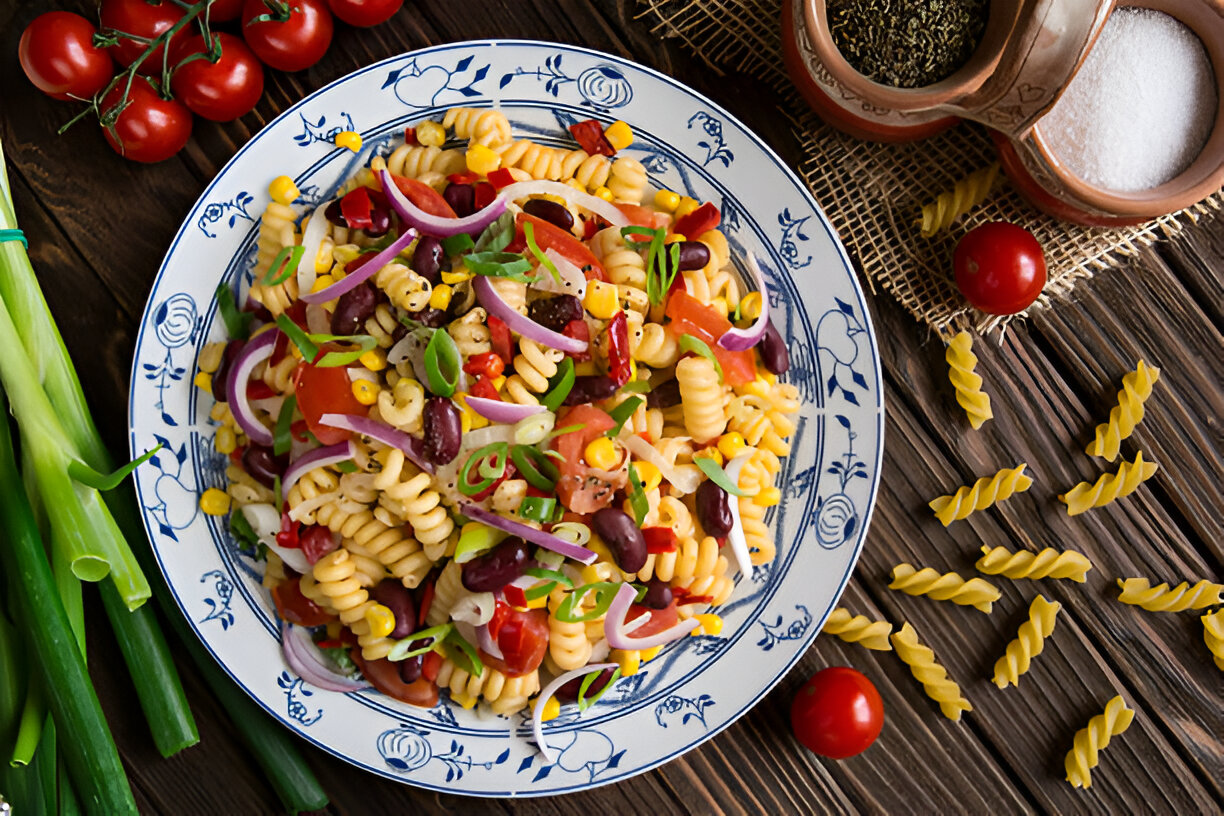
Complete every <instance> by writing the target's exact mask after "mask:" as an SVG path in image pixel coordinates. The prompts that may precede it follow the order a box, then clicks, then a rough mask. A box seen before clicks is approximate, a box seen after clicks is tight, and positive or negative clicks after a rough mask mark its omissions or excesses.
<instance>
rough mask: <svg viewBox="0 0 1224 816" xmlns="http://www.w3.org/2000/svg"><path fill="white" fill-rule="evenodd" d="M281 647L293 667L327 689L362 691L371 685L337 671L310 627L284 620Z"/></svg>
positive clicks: (302, 675) (313, 682)
mask: <svg viewBox="0 0 1224 816" xmlns="http://www.w3.org/2000/svg"><path fill="white" fill-rule="evenodd" d="M281 650H282V651H283V652H284V654H285V662H286V663H288V664H289V668H291V669H293V670H294V671H295V672H297V675H298V677H301V678H302V679H303V680H305V681H306V682H308V683H310V684H311V685H315V686H318V687H319V688H321V689H323V690H325V691H341V692H349V691H361V690H362V689H365V688H369V687H370V686H369V684H368V683H366V682H365V681H364V680H354V679H353V678H351V677H346V676H344V675H343V674H340V673H339V672H337V671H336V670H335V669H334V668H333V667H332V666H330V665H329V661H328V660H327V659H326V658H325V657H323V655H322V654H321V653H320V652H319V647H317V646H315V645H314V643H313V642H312V641H311V640H310V630H308V629H305V628H303V627H301V626H294V625H293V624H291V623H287V622H282V623H281Z"/></svg>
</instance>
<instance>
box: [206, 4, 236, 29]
mask: <svg viewBox="0 0 1224 816" xmlns="http://www.w3.org/2000/svg"><path fill="white" fill-rule="evenodd" d="M242 4H243V0H213V4H212V5H211V6H209V7H208V21H209V22H210V23H224V22H227V21H229V20H237V19H238V16H239V15H240V14H242Z"/></svg>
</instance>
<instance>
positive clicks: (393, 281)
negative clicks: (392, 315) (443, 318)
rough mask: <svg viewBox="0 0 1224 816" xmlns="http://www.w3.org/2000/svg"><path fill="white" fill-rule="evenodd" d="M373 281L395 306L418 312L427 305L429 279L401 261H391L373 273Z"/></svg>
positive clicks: (430, 287)
mask: <svg viewBox="0 0 1224 816" xmlns="http://www.w3.org/2000/svg"><path fill="white" fill-rule="evenodd" d="M374 282H375V283H376V284H377V285H378V287H379V288H380V289H382V290H383V291H384V292H386V293H387V297H388V298H390V300H391V302H392V303H394V304H395V305H396V306H398V307H400V308H401V309H403V310H404V311H406V312H418V311H420V310H421V309H424V308H425V307H426V306H428V305H429V296H430V294H431V293H432V292H433V287H432V286H431V285H430V283H429V281H428V280H426V279H425V278H423V277H421V276H420V275H418V274H417V273H416V272H413V271H412V270H411V269H409V268H408V267H406V266H404V265H403V264H402V263H398V262H395V261H393V262H391V263H389V264H387V265H386V266H384V267H383V268H382V269H380V270H378V272H376V273H375V274H374Z"/></svg>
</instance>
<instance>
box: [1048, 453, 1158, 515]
mask: <svg viewBox="0 0 1224 816" xmlns="http://www.w3.org/2000/svg"><path fill="white" fill-rule="evenodd" d="M1158 468H1159V465H1157V464H1156V463H1155V462H1145V461H1143V451H1140V452H1138V453H1136V454H1135V461H1133V462H1127V461H1126V460H1125V459H1124V460H1122V464H1121V465H1120V466H1119V467H1118V472H1117V473H1105V474H1102V475H1101V477H1100V478H1099V479H1097V480H1096V482H1095V483H1093V484H1088V483H1087V482H1080V483H1079V484H1077V485H1076V486H1075V487H1073V488H1071V489H1070V490H1068V491H1067V492H1066V493H1064V494H1062V495H1061V496H1059V497H1058V500H1059V501H1061V502H1062V503H1064V504H1065V505H1067V515H1068V516H1078V515H1079V514H1080V513H1086V512H1087V511H1089V510H1091V509H1093V508H1094V507H1104V506H1105V505H1107V504H1109V503H1110V502H1112V501H1114V500H1115V499H1120V498H1122V497H1123V496H1129V495H1130V494H1131V493H1134V492H1135V491H1136V490H1138V489H1139V485H1141V484H1143V483H1144V482H1146V481H1147V480H1148V479H1150V478H1152V477H1153V476H1155V475H1156V470H1157V469H1158Z"/></svg>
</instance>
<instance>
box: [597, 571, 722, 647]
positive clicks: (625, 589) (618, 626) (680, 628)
mask: <svg viewBox="0 0 1224 816" xmlns="http://www.w3.org/2000/svg"><path fill="white" fill-rule="evenodd" d="M636 597H637V590H635V589H634V588H633V587H632V586H631V585H629V584H621V585H620V589H618V590H617V591H616V597H614V598H613V599H612V605H611V606H610V607H608V614H607V616H606V617H605V618H604V637H606V638H607V639H608V645H609V646H611V647H612V648H613V649H653V648H654V647H656V646H662V645H663V644H665V643H671V642H672V641H673V640H677V639H679V638H682V637H684V636H685V635H687V634H688V633H689V632H691V631H693V630H694V629H696V628H697V627H698V626H700V625H701V622H700V621H698V620H697V619H696V618H689V619H688V620H682V621H676V624H675V625H674V626H670V627H668V628H667V629H664V630H663V631H662V632H656V633H655V634H653V635H646V636H645V637H639V638H635V637H629V635H628V634H626V632H625V627H626V623H625V615H627V614H628V613H629V607H630V606H632V605H633V599H634V598H636Z"/></svg>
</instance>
